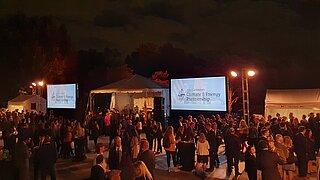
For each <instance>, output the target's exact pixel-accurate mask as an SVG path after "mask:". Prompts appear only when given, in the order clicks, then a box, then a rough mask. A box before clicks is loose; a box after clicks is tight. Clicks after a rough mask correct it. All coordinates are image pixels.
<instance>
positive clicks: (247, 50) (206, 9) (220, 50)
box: [0, 0, 320, 113]
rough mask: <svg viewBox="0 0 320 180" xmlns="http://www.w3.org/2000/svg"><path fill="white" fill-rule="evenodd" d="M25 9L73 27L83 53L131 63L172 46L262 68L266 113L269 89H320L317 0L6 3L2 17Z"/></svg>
mask: <svg viewBox="0 0 320 180" xmlns="http://www.w3.org/2000/svg"><path fill="white" fill-rule="evenodd" d="M17 11H21V12H23V13H25V14H26V15H27V16H51V17H52V18H53V19H54V20H55V21H56V22H57V23H62V24H65V25H66V28H67V30H68V33H69V35H70V37H71V41H72V45H73V46H74V47H75V48H76V49H77V50H81V49H82V50H86V49H97V50H102V49H103V48H105V47H110V48H116V49H118V50H119V51H120V52H121V53H122V54H123V55H122V57H124V58H125V57H126V56H127V55H129V54H130V53H132V52H133V51H135V49H136V48H137V47H139V45H141V44H143V43H154V44H158V45H162V44H165V43H171V44H172V45H174V46H175V47H177V48H181V49H184V50H185V52H187V53H191V54H193V55H194V56H196V57H199V58H202V59H204V60H206V61H210V60H212V61H213V60H216V59H219V63H220V64H221V66H223V67H224V69H228V68H226V67H230V69H234V68H240V66H242V67H246V66H247V67H248V66H249V67H254V68H255V69H256V70H257V71H258V73H257V76H256V77H254V79H251V80H250V88H252V95H251V98H253V102H255V104H253V105H251V106H252V108H253V111H256V112H258V113H261V112H262V110H263V103H264V102H263V101H264V96H265V91H266V89H268V88H319V87H320V81H319V80H318V77H319V74H320V70H319V66H320V53H319V49H320V5H319V3H318V1H316V0H310V1H309V0H304V1H302V0H295V1H285V0H283V1H281V0H268V1H267V0H229V1H228V0H227V1H223V0H220V1H215V0H196V1H195V0H174V1H172V0H90V1H79V0H68V1H50V2H48V1H41V0H29V1H23V2H18V1H9V0H8V1H1V2H0V17H6V16H7V15H9V14H12V13H16V12H17ZM233 62H236V63H233ZM209 64H210V63H209ZM218 66H219V64H218ZM219 67H220V66H219ZM219 67H218V68H219ZM190 68H192V67H190ZM213 74H214V73H213ZM232 81H235V80H232ZM235 84H238V83H235ZM255 106H257V108H256V107H255Z"/></svg>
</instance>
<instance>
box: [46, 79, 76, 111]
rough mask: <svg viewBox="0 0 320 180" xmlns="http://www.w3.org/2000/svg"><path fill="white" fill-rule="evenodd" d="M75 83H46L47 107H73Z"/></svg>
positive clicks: (74, 106)
mask: <svg viewBox="0 0 320 180" xmlns="http://www.w3.org/2000/svg"><path fill="white" fill-rule="evenodd" d="M76 97H77V96H76V84H59V85H47V100H48V103H47V104H48V108H61V109H75V108H76V99H77V98H76Z"/></svg>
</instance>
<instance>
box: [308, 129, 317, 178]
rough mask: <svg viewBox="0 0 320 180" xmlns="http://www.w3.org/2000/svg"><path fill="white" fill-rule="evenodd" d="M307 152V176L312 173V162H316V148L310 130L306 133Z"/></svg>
mask: <svg viewBox="0 0 320 180" xmlns="http://www.w3.org/2000/svg"><path fill="white" fill-rule="evenodd" d="M306 137H307V150H308V174H311V173H312V169H313V168H312V162H313V161H315V160H316V148H315V142H314V138H313V135H312V131H311V129H307V131H306Z"/></svg>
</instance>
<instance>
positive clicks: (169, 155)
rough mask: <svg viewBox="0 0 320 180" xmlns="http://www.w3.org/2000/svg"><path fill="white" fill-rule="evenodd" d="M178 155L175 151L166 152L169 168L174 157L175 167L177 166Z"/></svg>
mask: <svg viewBox="0 0 320 180" xmlns="http://www.w3.org/2000/svg"><path fill="white" fill-rule="evenodd" d="M176 154H177V153H176V152H175V151H167V150H166V155H167V165H168V168H169V167H170V161H171V157H172V160H173V166H174V167H175V166H176V165H177V159H176Z"/></svg>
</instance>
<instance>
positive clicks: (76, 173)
mask: <svg viewBox="0 0 320 180" xmlns="http://www.w3.org/2000/svg"><path fill="white" fill-rule="evenodd" d="M98 141H99V142H102V143H104V144H108V138H106V137H101V138H99V140H98ZM1 144H2V142H0V146H1ZM89 148H90V149H91V150H93V149H94V144H93V142H90V144H89ZM223 153H224V147H223V146H221V147H220V149H219V159H220V162H221V165H220V167H219V168H216V169H215V170H214V171H213V172H212V173H210V174H208V176H207V178H205V179H208V180H216V179H232V178H233V174H232V175H231V176H230V177H229V178H226V158H225V156H224V155H223ZM86 155H87V159H86V160H84V161H82V162H72V161H71V159H70V160H63V159H58V161H57V164H56V172H57V179H58V180H59V179H68V180H84V179H88V177H89V176H90V168H91V167H92V162H93V158H94V157H95V153H93V152H92V153H88V154H86ZM105 156H106V157H107V156H108V152H107V151H106V152H105ZM239 166H240V171H241V172H243V170H244V163H243V162H240V165H239ZM166 169H167V164H166V155H165V154H159V155H156V170H155V179H157V180H166V179H169V178H170V179H171V180H180V179H188V180H200V179H204V178H200V177H197V176H195V175H194V173H193V172H186V171H179V172H167V171H166ZM31 172H33V171H32V169H31ZM31 174H32V173H31ZM258 174H259V173H258ZM258 177H259V175H258ZM31 178H32V177H31ZM0 179H1V177H0ZM238 179H240V180H247V179H248V177H247V175H246V173H245V172H243V174H242V175H241V176H240V177H239V178H238ZM258 179H259V180H260V179H261V177H259V178H258ZM295 179H298V178H295ZM309 179H312V180H315V179H316V174H312V175H311V176H310V178H309Z"/></svg>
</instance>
